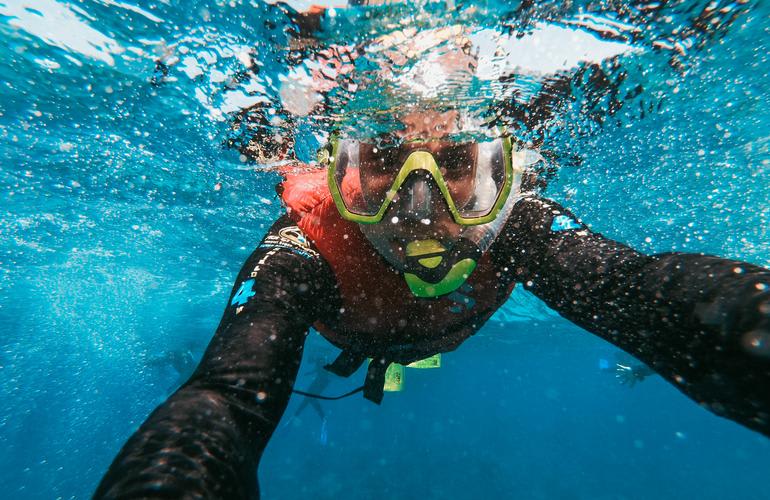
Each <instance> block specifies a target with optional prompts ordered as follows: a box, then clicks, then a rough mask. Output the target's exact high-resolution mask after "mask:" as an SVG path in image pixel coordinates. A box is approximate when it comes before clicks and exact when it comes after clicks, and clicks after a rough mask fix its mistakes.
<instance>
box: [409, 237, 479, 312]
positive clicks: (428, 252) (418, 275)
mask: <svg viewBox="0 0 770 500" xmlns="http://www.w3.org/2000/svg"><path fill="white" fill-rule="evenodd" d="M464 242H467V240H461V242H458V245H457V247H458V248H456V249H455V250H454V251H453V252H447V250H446V248H444V246H443V245H442V244H441V243H439V242H438V241H436V240H418V241H412V242H411V243H409V244H408V245H407V246H406V257H407V269H408V270H407V272H405V273H404V279H405V280H406V284H407V285H408V286H409V289H410V290H411V291H412V294H413V295H414V296H415V297H421V298H430V297H439V296H441V295H446V294H448V293H452V292H454V291H455V290H457V289H458V288H459V287H460V285H462V284H463V283H465V280H467V279H468V276H470V274H471V273H472V272H473V270H474V269H476V260H477V258H478V254H480V251H479V250H478V248H477V247H475V245H472V244H469V243H470V242H467V243H466V244H463V243H464ZM469 247H470V248H469ZM469 250H470V251H469ZM453 261H454V262H455V263H454V264H451V262H453Z"/></svg>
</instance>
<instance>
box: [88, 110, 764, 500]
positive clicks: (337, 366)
mask: <svg viewBox="0 0 770 500" xmlns="http://www.w3.org/2000/svg"><path fill="white" fill-rule="evenodd" d="M400 121H401V123H402V124H403V127H402V129H401V130H399V131H397V132H395V133H393V134H386V135H383V136H377V137H372V138H370V139H357V138H352V137H346V136H332V138H331V140H330V143H329V144H328V146H327V147H326V148H324V150H323V151H322V154H321V162H322V163H323V165H325V169H324V170H316V171H309V172H307V171H306V172H300V173H295V174H290V175H287V177H286V179H285V180H284V181H283V182H282V183H281V185H280V187H279V192H280V194H281V197H282V200H283V203H284V204H285V206H286V214H285V215H283V216H282V217H280V218H279V219H278V220H277V221H276V222H275V224H274V225H273V226H272V228H271V229H270V230H269V231H268V233H267V235H266V236H265V237H264V239H263V240H262V242H261V243H260V244H259V246H258V247H257V248H256V250H255V251H254V252H253V254H252V255H251V256H250V257H249V258H248V260H247V261H246V263H245V265H244V267H243V269H242V270H241V272H240V273H239V274H238V277H237V279H236V282H235V286H234V287H233V290H232V293H231V295H230V300H229V303H228V307H227V308H226V311H225V313H224V316H223V318H222V321H221V323H220V325H219V327H218V329H217V331H216V334H215V336H214V338H213V340H212V341H211V343H210V345H209V347H208V349H207V350H206V353H205V354H204V356H203V359H202V360H201V363H200V365H199V366H198V368H197V370H196V371H195V373H194V374H193V376H192V377H191V378H190V380H188V381H187V383H185V384H184V385H183V386H182V388H180V389H179V390H178V391H177V392H176V393H175V394H173V395H172V396H171V397H170V398H169V399H168V401H167V402H166V403H165V404H163V405H161V406H160V407H159V408H157V409H156V410H155V411H154V412H153V413H152V414H151V415H150V417H149V418H148V419H147V421H146V422H145V423H144V424H143V425H142V426H141V427H140V428H139V430H138V431H137V432H136V433H135V434H134V435H133V436H132V437H131V438H130V439H129V440H128V442H127V443H126V445H125V446H124V447H123V449H122V450H121V451H120V453H119V454H118V456H117V457H116V459H115V460H114V462H113V463H112V465H111V467H110V469H109V471H108V472H107V474H106V475H105V477H104V478H103V480H102V482H101V484H100V485H99V487H98V489H97V491H96V494H95V497H96V498H125V497H169V496H174V497H175V496H183V495H184V496H191V497H192V496H198V497H204V498H255V497H258V495H259V492H258V483H257V476H256V468H257V465H258V462H259V459H260V457H261V454H262V451H263V450H264V449H265V446H266V445H267V443H268V441H269V439H270V436H271V435H272V433H273V431H274V430H275V429H276V426H277V425H278V422H279V420H280V419H281V416H282V414H283V412H284V410H285V409H286V406H287V404H288V401H289V397H290V396H291V393H292V390H293V389H294V381H295V378H296V375H297V371H298V368H299V364H300V361H301V357H302V350H303V345H304V340H305V338H306V335H307V332H308V329H309V328H310V327H311V326H314V327H315V328H316V329H317V330H318V331H320V332H321V334H322V335H323V336H324V337H325V338H326V339H327V340H329V341H330V342H331V343H332V344H334V345H335V346H337V347H338V348H339V349H340V350H341V353H340V355H339V357H338V358H337V359H336V361H334V362H333V363H332V364H331V365H329V367H328V369H329V370H330V371H332V372H334V373H336V374H339V375H342V376H350V375H352V374H353V373H354V372H356V370H357V369H358V368H359V367H360V366H362V365H363V364H364V363H365V362H366V360H367V358H370V359H371V360H372V361H371V362H370V363H369V365H368V368H367V373H366V376H365V379H364V380H363V383H362V390H363V393H364V397H366V398H367V399H369V400H371V401H374V402H377V403H379V402H380V401H381V400H382V398H383V381H384V374H385V372H386V370H387V368H388V366H389V365H391V364H393V363H400V364H408V363H410V362H412V361H415V360H420V359H423V358H426V357H428V356H431V355H433V354H435V353H439V352H447V351H451V350H454V349H456V348H457V347H458V346H459V345H460V344H461V343H462V342H463V341H465V340H466V339H467V338H469V337H470V336H472V335H473V334H474V333H476V332H477V331H478V330H479V329H480V328H481V327H482V326H483V325H484V323H485V322H486V321H487V320H488V319H489V317H490V316H491V315H492V314H493V313H494V312H495V311H496V310H497V309H498V308H499V307H500V306H502V305H503V304H504V303H505V301H506V299H507V298H508V296H509V294H510V293H511V291H512V289H513V287H514V285H515V284H516V283H521V284H523V286H524V287H525V288H526V289H527V290H530V291H531V292H533V293H534V294H535V295H537V296H538V297H539V298H541V299H542V300H543V301H545V302H546V303H547V304H548V305H549V306H550V307H551V308H553V309H554V310H555V311H557V312H558V313H560V314H561V315H562V316H564V317H565V318H567V319H569V320H571V321H572V322H573V323H575V324H577V325H579V326H580V327H582V328H584V329H586V330H588V331H589V332H591V333H593V334H595V335H597V336H599V337H601V338H603V339H605V340H607V341H608V342H610V343H612V344H614V345H615V346H617V347H619V348H621V349H623V350H624V351H626V352H628V353H630V354H631V355H633V356H635V357H636V358H638V359H639V360H641V361H642V362H644V363H645V364H647V365H648V366H650V367H651V368H652V369H654V370H655V372H656V373H658V374H659V375H661V376H662V377H663V378H665V379H666V380H667V381H669V382H670V383H672V384H674V385H675V386H676V387H677V388H678V389H679V390H680V391H682V392H683V393H684V394H686V395H687V396H688V397H690V398H691V399H693V400H694V401H696V402H697V403H699V404H700V405H702V406H704V407H705V408H708V409H709V410H711V411H712V412H714V413H716V414H718V415H721V416H723V417H726V418H730V419H732V420H734V421H736V422H738V423H740V424H742V425H744V426H746V427H748V428H751V429H753V430H755V431H758V432H760V433H762V434H764V435H766V436H770V391H768V390H767V383H768V381H770V352H769V350H768V342H770V271H769V270H767V269H764V268H761V267H758V266H755V265H751V264H748V263H744V262H738V261H733V260H728V259H722V258H718V257H713V256H708V255H702V254H684V253H665V254H659V255H651V256H650V255H644V254H641V253H639V252H637V251H635V250H634V249H632V248H629V247H627V246H625V245H623V244H621V243H618V242H615V241H612V240H610V239H608V238H605V237H604V236H602V235H601V234H598V233H595V232H593V231H591V230H590V229H589V228H588V226H586V225H585V224H584V223H583V222H581V221H580V220H579V219H578V218H577V217H575V216H574V215H573V214H572V213H570V212H569V211H568V210H567V209H565V208H564V207H562V206H560V205H559V204H558V203H555V202H553V201H551V200H548V199H545V198H542V197H539V196H538V195H537V194H535V193H534V192H532V191H530V190H529V189H528V188H527V186H523V185H522V178H523V173H524V172H525V171H526V170H527V169H528V168H529V167H530V165H529V163H530V162H531V158H532V155H531V154H530V153H531V152H527V151H526V150H524V149H521V148H520V145H519V144H517V142H516V141H515V140H513V138H511V137H510V136H507V135H505V134H500V133H499V132H498V131H497V130H486V131H483V133H485V134H486V135H487V136H486V137H484V138H481V137H479V139H477V140H474V141H468V142H462V141H457V140H454V139H452V138H453V137H454V136H456V135H457V133H458V132H460V131H462V130H463V129H464V127H465V126H466V124H465V123H464V122H463V119H462V116H461V115H460V114H459V113H457V112H456V111H454V110H448V111H445V112H439V111H416V112H413V113H410V114H406V115H404V116H402V117H401V118H400Z"/></svg>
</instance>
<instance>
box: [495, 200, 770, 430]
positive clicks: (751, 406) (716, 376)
mask: <svg viewBox="0 0 770 500" xmlns="http://www.w3.org/2000/svg"><path fill="white" fill-rule="evenodd" d="M502 236H503V237H504V244H505V245H506V247H507V248H509V249H510V251H512V252H513V254H512V255H510V262H511V263H512V264H513V266H514V271H515V274H516V280H517V281H521V282H523V283H524V284H525V287H526V288H527V289H529V290H531V291H532V292H534V293H535V295H537V296H538V297H540V298H541V299H542V300H543V301H545V302H546V303H547V304H548V305H549V306H550V307H551V308H553V309H555V310H556V311H557V312H559V313H560V314H561V315H562V316H564V317H565V318H567V319H569V320H571V321H572V322H574V323H576V324H577V325H579V326H581V327H583V328H585V329H586V330H588V331H590V332H592V333H594V334H596V335H598V336H600V337H602V338H603V339H605V340H607V341H609V342H611V343H612V344H615V345H616V346H618V347H620V348H621V349H623V350H625V351H627V352H628V353H630V354H632V355H634V356H635V357H637V358H638V359H640V360H641V361H643V362H644V363H645V364H647V365H649V366H650V367H651V368H652V369H654V370H655V371H656V372H657V373H659V374H660V375H662V376H663V377H664V378H666V379H667V380H669V381H670V382H672V383H673V384H674V385H675V386H676V387H678V388H679V389H680V390H681V391H682V392H684V393H685V394H687V395H688V396H689V397H690V398H692V399H694V400H695V401H697V402H698V403H700V404H702V405H704V406H706V407H707V408H708V409H710V410H711V411H713V412H714V413H716V414H718V415H721V416H724V417H727V418H730V419H733V420H735V421H737V422H739V423H741V424H743V425H745V426H747V427H749V428H751V429H754V430H757V431H759V432H761V433H763V434H765V435H766V436H770V389H769V387H770V346H769V345H768V342H770V270H768V269H764V268H762V267H758V266H755V265H751V264H748V263H745V262H739V261H734V260H728V259H722V258H718V257H713V256H709V255H702V254H684V253H664V254H659V255H644V254H642V253H639V252H637V251H635V250H634V249H632V248H629V247H627V246H625V245H622V244H620V243H618V242H615V241H612V240H610V239H607V238H605V237H604V236H602V235H601V234H598V233H594V232H592V231H590V230H589V229H588V228H587V227H586V226H585V225H584V224H583V223H581V222H580V221H579V220H578V219H576V218H575V217H574V216H573V215H572V214H571V213H569V212H568V211H567V210H565V209H564V208H563V207H561V206H560V205H559V204H557V203H555V202H552V201H549V200H544V199H539V198H526V199H524V200H522V201H521V202H519V203H518V204H517V205H516V206H515V207H514V212H513V213H512V215H511V218H510V219H509V222H508V223H507V225H506V228H505V232H504V234H503V235H502Z"/></svg>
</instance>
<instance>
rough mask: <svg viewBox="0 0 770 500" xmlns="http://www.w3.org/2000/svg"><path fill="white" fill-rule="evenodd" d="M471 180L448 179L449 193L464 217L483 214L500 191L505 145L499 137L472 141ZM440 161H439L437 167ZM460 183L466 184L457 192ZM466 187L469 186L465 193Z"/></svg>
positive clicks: (503, 184)
mask: <svg viewBox="0 0 770 500" xmlns="http://www.w3.org/2000/svg"><path fill="white" fill-rule="evenodd" d="M475 153H476V154H475V156H474V165H475V168H474V169H473V179H472V180H471V181H468V180H467V179H466V180H464V184H457V183H455V187H453V183H451V182H448V185H449V187H450V193H452V197H453V199H455V204H456V206H457V210H458V211H459V212H460V215H462V216H463V217H466V218H474V217H483V216H485V215H487V214H489V213H490V212H491V211H492V209H493V208H494V207H495V203H496V202H497V199H498V197H499V196H500V193H501V192H502V190H503V187H504V186H505V177H506V174H505V148H504V147H503V140H502V139H497V140H495V141H489V142H480V143H478V144H476V152H475ZM440 165H441V164H440V163H439V166H440ZM461 186H466V187H464V188H462V189H465V190H464V191H462V192H461V191H460V189H461ZM467 186H472V189H470V191H469V192H468V190H467Z"/></svg>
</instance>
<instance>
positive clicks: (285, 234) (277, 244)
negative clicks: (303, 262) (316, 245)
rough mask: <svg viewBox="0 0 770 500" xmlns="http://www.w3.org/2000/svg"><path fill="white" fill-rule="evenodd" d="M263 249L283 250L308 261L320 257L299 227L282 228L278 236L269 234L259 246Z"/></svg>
mask: <svg viewBox="0 0 770 500" xmlns="http://www.w3.org/2000/svg"><path fill="white" fill-rule="evenodd" d="M259 246H260V247H261V248H272V249H283V250H288V251H290V252H292V253H295V254H297V255H301V256H302V257H305V258H306V259H310V258H314V257H316V258H317V257H318V252H316V251H315V250H313V249H312V248H311V246H310V241H308V239H307V237H306V236H305V235H304V234H303V233H302V230H300V228H298V227H297V226H289V227H284V228H281V229H280V230H279V231H278V234H277V235H276V234H268V235H267V236H265V239H264V241H263V242H262V243H261V244H260V245H259Z"/></svg>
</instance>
